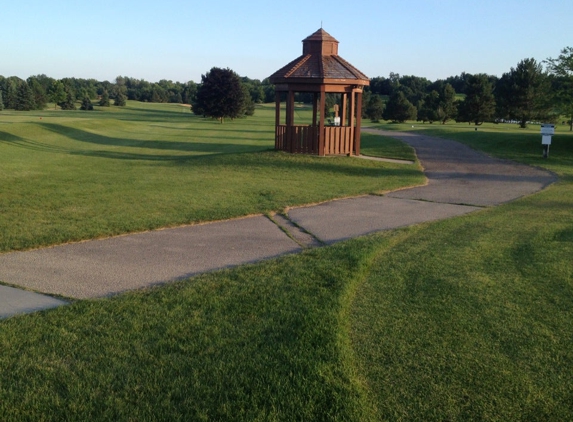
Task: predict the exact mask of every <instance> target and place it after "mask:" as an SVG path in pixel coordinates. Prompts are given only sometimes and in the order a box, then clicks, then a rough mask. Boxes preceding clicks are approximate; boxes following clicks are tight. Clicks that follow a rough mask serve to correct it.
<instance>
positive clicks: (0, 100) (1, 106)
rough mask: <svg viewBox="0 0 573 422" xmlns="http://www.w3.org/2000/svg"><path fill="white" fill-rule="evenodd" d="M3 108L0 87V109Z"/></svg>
mask: <svg viewBox="0 0 573 422" xmlns="http://www.w3.org/2000/svg"><path fill="white" fill-rule="evenodd" d="M2 110H4V101H2V90H1V89H0V111H2Z"/></svg>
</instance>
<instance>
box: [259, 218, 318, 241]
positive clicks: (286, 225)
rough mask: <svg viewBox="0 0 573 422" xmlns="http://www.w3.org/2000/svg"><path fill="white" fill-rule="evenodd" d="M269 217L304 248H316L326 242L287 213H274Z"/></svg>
mask: <svg viewBox="0 0 573 422" xmlns="http://www.w3.org/2000/svg"><path fill="white" fill-rule="evenodd" d="M267 217H268V218H269V220H271V221H272V222H273V223H274V224H276V225H277V226H278V227H279V228H280V229H281V230H282V231H283V232H285V234H286V235H287V236H288V237H289V238H291V239H292V240H293V241H295V242H296V243H297V244H298V245H300V246H301V247H302V248H303V249H308V248H316V247H319V246H324V245H325V244H326V243H324V242H323V241H322V240H320V239H319V238H318V237H316V236H315V235H314V234H312V233H311V232H309V231H308V230H306V229H305V228H304V227H301V226H299V225H298V224H296V223H295V222H294V221H292V220H291V219H290V218H288V216H286V215H283V214H276V213H273V214H271V215H268V216H267Z"/></svg>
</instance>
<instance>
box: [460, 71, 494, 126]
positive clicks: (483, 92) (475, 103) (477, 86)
mask: <svg viewBox="0 0 573 422" xmlns="http://www.w3.org/2000/svg"><path fill="white" fill-rule="evenodd" d="M465 92H466V98H465V99H464V101H462V102H461V104H460V105H459V108H458V121H462V122H472V123H474V124H475V125H476V126H479V125H481V124H482V123H483V122H485V121H488V120H490V119H492V117H493V115H494V112H495V98H494V96H493V85H492V83H491V82H490V79H489V76H488V75H486V74H484V73H480V74H477V75H470V76H469V77H468V78H467V85H466V87H465Z"/></svg>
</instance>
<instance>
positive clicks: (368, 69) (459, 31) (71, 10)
mask: <svg viewBox="0 0 573 422" xmlns="http://www.w3.org/2000/svg"><path fill="white" fill-rule="evenodd" d="M4 3H7V4H3V5H2V7H1V8H0V16H1V22H2V24H1V27H2V36H1V38H0V75H3V76H19V77H21V78H27V77H28V76H30V75H36V74H42V73H44V74H46V75H48V76H51V77H54V78H63V77H72V76H73V77H78V78H94V79H97V80H110V81H112V80H114V79H115V77H116V76H118V75H123V76H130V77H134V78H138V79H145V80H148V81H150V82H156V81H158V80H160V79H171V80H173V81H180V82H186V81H189V80H192V81H195V82H199V81H200V79H201V74H202V73H206V72H207V71H208V70H209V69H211V68H212V67H213V66H217V67H229V68H231V69H233V70H234V71H235V72H237V73H238V74H239V75H241V76H248V77H250V78H257V79H263V78H265V77H267V76H269V75H270V74H271V73H273V72H274V71H275V70H278V69H279V68H280V67H282V66H283V65H285V64H287V63H288V62H290V61H291V60H293V59H295V58H296V57H298V56H299V55H300V54H301V53H302V43H301V40H302V39H303V38H305V37H307V36H308V35H310V34H312V33H313V32H314V31H316V30H317V29H319V28H320V26H321V22H322V26H323V28H324V29H325V30H326V31H327V32H329V33H330V34H331V35H332V36H334V37H335V38H336V39H337V40H338V41H340V45H339V54H340V55H341V56H342V57H343V58H345V59H346V60H348V61H349V62H350V63H352V64H353V65H355V66H356V67H357V68H358V69H360V70H361V71H363V72H364V73H365V74H366V75H368V76H369V77H375V76H388V74H389V73H390V72H395V73H399V74H400V75H416V76H422V77H426V78H428V79H430V80H435V79H438V78H446V77H448V76H454V75H459V74H460V73H461V72H468V73H482V72H483V73H488V74H493V75H498V76H501V74H502V73H504V72H507V71H509V70H510V68H511V67H515V66H516V65H517V63H518V62H519V61H520V60H522V59H525V58H529V57H533V58H535V59H536V60H538V61H542V60H544V59H547V58H548V57H557V56H558V55H559V52H560V50H561V49H562V48H564V47H566V46H573V18H572V16H573V3H572V1H571V0H543V1H541V0H497V1H494V0H480V1H476V2H468V1H467V0H466V1H458V0H426V1H423V0H401V1H375V0H368V1H366V0H348V1H341V0H330V1H321V0H311V1H309V0H305V1H301V0H292V1H290V2H289V1H285V2H270V1H260V0H246V1H236V0H232V1H230V0H219V1H213V2H209V1H191V0H187V1H184V0H161V1H150V0H137V1H134V0H115V1H112V0H97V1H94V2H87V1H80V0H74V1H71V0H55V1H46V0H18V1H7V2H4Z"/></svg>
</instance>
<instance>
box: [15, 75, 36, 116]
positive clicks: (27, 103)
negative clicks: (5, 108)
mask: <svg viewBox="0 0 573 422" xmlns="http://www.w3.org/2000/svg"><path fill="white" fill-rule="evenodd" d="M35 108H36V104H35V103H34V92H33V91H32V88H30V85H28V83H27V82H26V81H24V82H23V83H22V84H20V86H19V87H18V90H17V93H16V103H15V104H14V110H18V111H30V110H34V109H35Z"/></svg>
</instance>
